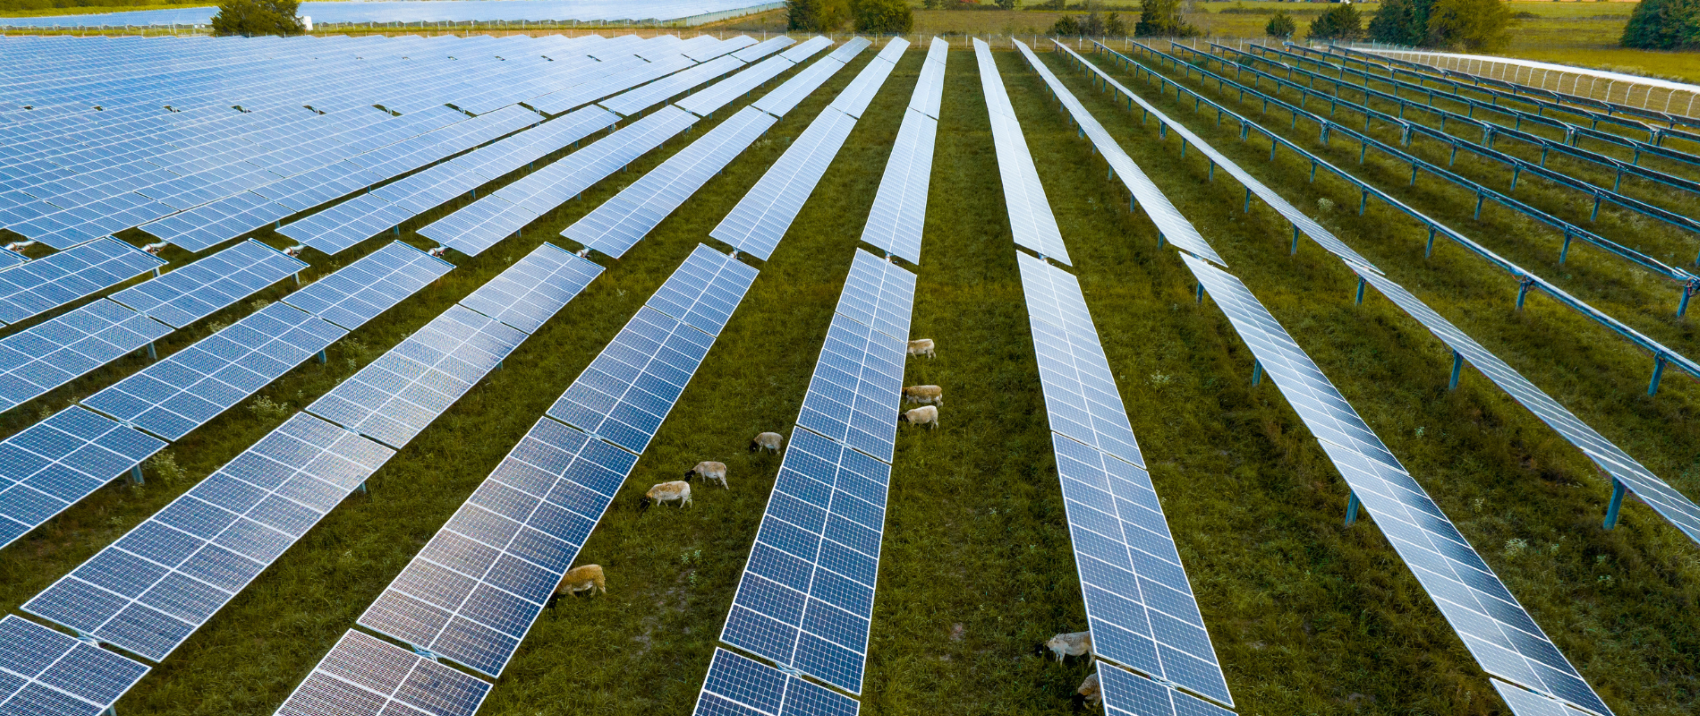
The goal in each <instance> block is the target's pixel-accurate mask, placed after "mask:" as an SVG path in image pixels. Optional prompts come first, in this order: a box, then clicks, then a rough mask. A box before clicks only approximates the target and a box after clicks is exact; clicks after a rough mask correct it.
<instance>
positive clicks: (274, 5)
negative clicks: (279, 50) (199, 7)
mask: <svg viewBox="0 0 1700 716" xmlns="http://www.w3.org/2000/svg"><path fill="white" fill-rule="evenodd" d="M299 8H300V3H299V2H298V0H224V2H223V3H221V4H220V5H219V6H218V13H216V14H214V15H213V17H212V31H213V34H214V35H242V36H244V37H253V36H255V35H299V34H301V33H303V32H305V31H306V28H305V27H303V26H302V25H301V18H299V17H296V16H295V11H296V10H297V9H299Z"/></svg>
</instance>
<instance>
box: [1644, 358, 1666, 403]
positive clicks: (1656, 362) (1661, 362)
mask: <svg viewBox="0 0 1700 716" xmlns="http://www.w3.org/2000/svg"><path fill="white" fill-rule="evenodd" d="M1664 374H1665V355H1664V354H1663V353H1660V354H1658V355H1656V356H1653V380H1652V381H1651V382H1649V383H1647V394H1648V395H1658V394H1659V378H1661V377H1663V376H1664Z"/></svg>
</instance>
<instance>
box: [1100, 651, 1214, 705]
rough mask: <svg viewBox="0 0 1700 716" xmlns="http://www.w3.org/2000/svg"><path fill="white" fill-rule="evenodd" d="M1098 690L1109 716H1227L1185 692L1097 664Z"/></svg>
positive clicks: (1122, 670) (1124, 670)
mask: <svg viewBox="0 0 1700 716" xmlns="http://www.w3.org/2000/svg"><path fill="white" fill-rule="evenodd" d="M1094 673H1096V674H1097V675H1098V689H1099V693H1100V694H1101V695H1102V697H1103V706H1104V713H1105V714H1108V716H1230V715H1231V714H1233V712H1232V711H1229V710H1227V709H1224V708H1222V707H1220V706H1217V705H1216V704H1213V703H1210V702H1209V701H1205V700H1203V699H1200V698H1198V697H1195V696H1192V695H1190V694H1188V693H1186V692H1184V691H1178V690H1175V689H1174V688H1172V687H1168V686H1165V685H1164V684H1161V683H1159V682H1157V681H1153V680H1151V679H1148V678H1145V677H1143V676H1137V675H1135V674H1133V673H1130V672H1129V671H1127V670H1126V669H1123V668H1120V667H1117V666H1113V665H1111V664H1109V663H1108V662H1104V661H1100V662H1097V665H1096V668H1095V670H1094Z"/></svg>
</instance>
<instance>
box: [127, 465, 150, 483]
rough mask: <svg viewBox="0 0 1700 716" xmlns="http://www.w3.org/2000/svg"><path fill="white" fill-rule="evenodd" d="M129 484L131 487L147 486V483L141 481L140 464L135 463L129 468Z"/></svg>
mask: <svg viewBox="0 0 1700 716" xmlns="http://www.w3.org/2000/svg"><path fill="white" fill-rule="evenodd" d="M130 484H132V485H145V484H147V481H146V480H143V479H142V464H141V463H139V462H138V463H136V464H135V465H134V466H132V467H131V468H130Z"/></svg>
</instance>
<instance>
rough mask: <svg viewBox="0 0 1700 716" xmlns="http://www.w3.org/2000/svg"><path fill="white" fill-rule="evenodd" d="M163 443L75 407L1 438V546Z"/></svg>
mask: <svg viewBox="0 0 1700 716" xmlns="http://www.w3.org/2000/svg"><path fill="white" fill-rule="evenodd" d="M163 447H165V441H164V440H159V439H157V438H154V437H152V436H149V435H147V434H145V433H142V432H140V431H137V430H133V429H131V428H127V427H124V426H123V425H120V424H118V423H117V422H115V421H113V420H111V419H108V418H106V417H103V416H100V415H97V414H95V413H92V412H89V411H88V410H84V409H83V408H80V407H77V406H71V407H69V408H66V409H64V410H61V411H59V412H58V413H55V414H54V415H53V417H50V418H48V419H46V420H43V421H41V422H39V423H36V424H35V425H31V426H30V427H27V428H24V429H23V430H22V431H20V432H18V433H16V434H14V435H12V436H11V437H9V438H6V439H5V441H3V442H0V547H4V546H5V545H7V544H10V543H11V542H12V541H13V540H15V539H17V538H18V537H21V536H23V534H24V533H25V532H28V531H30V530H32V529H34V528H35V527H36V526H38V525H40V524H41V523H43V522H46V521H47V520H49V519H51V518H52V517H53V516H54V515H57V514H59V513H60V512H63V511H65V509H66V508H68V507H70V506H71V505H72V504H74V503H76V502H77V501H78V500H81V499H83V498H84V497H88V496H89V495H90V494H91V493H93V492H94V491H95V490H98V489H100V488H101V486H103V485H105V484H106V483H107V482H108V481H110V480H111V479H112V478H114V477H117V476H119V475H122V474H123V473H124V472H125V471H126V470H129V469H130V468H133V467H135V466H137V465H140V464H142V461H143V460H146V459H148V458H149V457H151V456H152V455H153V454H154V453H156V452H159V449H160V448H163Z"/></svg>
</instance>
